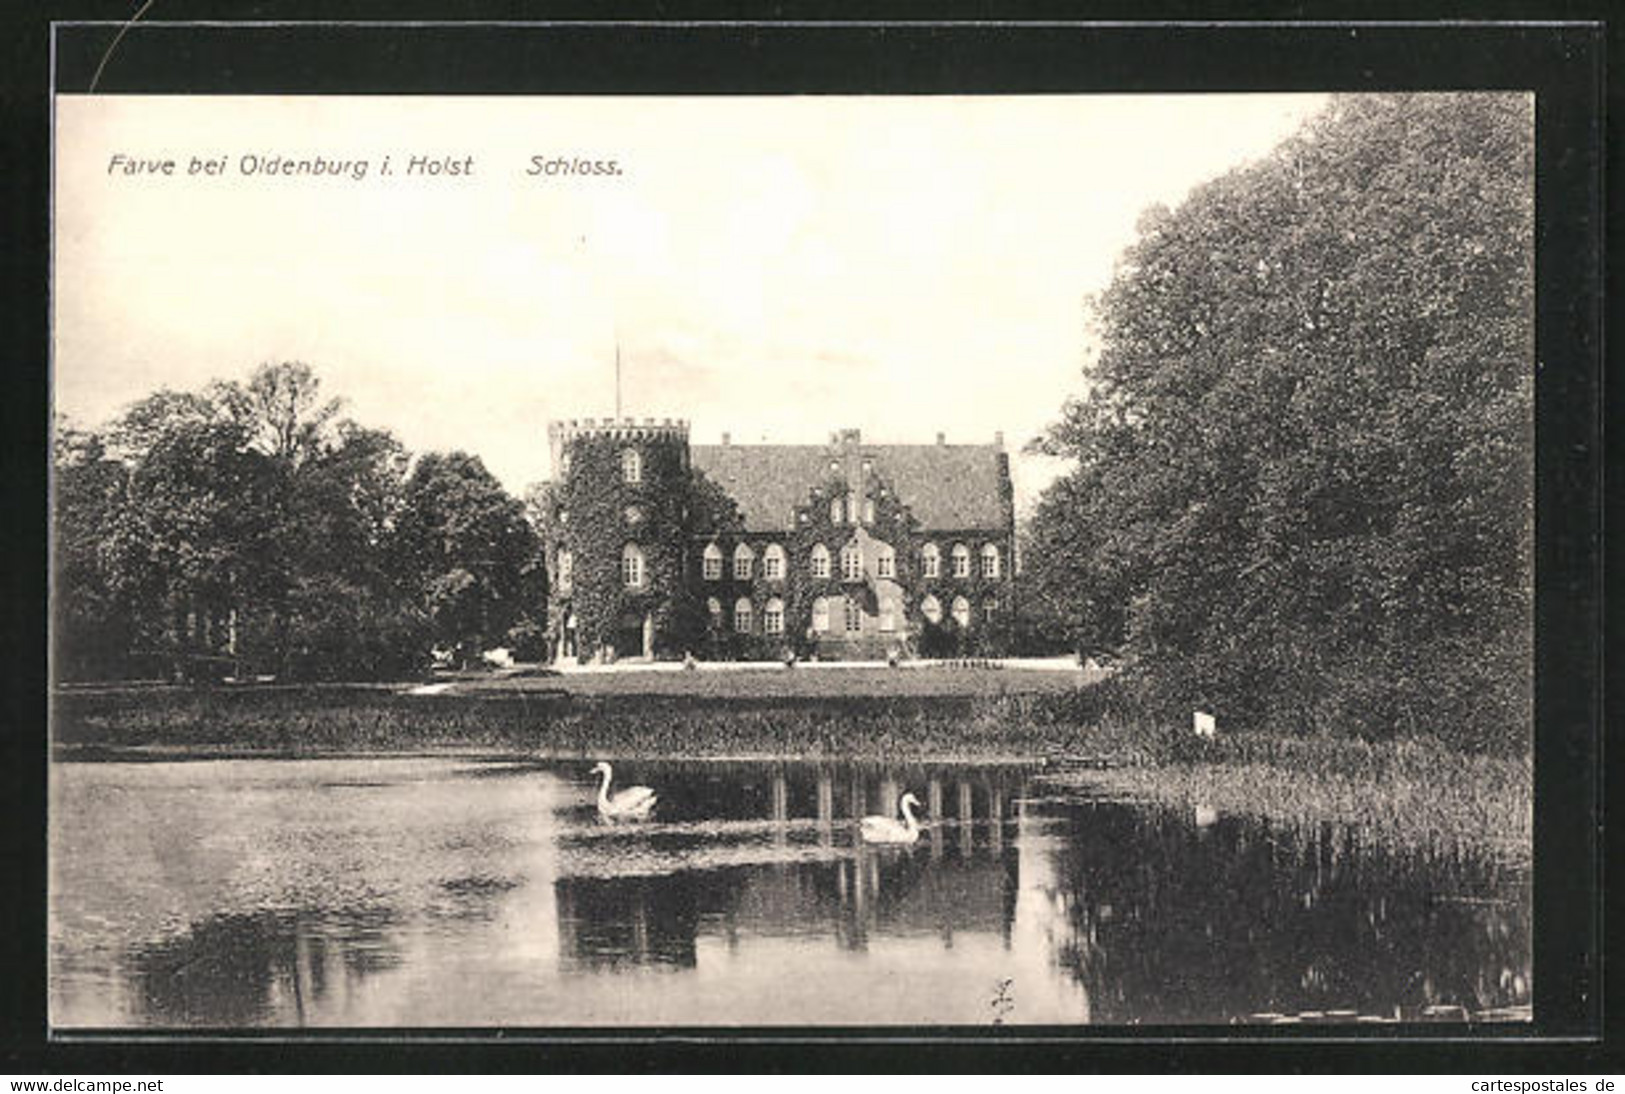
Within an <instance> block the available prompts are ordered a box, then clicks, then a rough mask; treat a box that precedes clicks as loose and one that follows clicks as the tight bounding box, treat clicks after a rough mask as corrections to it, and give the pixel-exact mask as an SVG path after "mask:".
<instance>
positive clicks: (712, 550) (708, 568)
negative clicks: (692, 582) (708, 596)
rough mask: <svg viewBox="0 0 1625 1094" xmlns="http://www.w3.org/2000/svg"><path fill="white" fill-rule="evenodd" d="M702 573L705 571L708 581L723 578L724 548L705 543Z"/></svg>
mask: <svg viewBox="0 0 1625 1094" xmlns="http://www.w3.org/2000/svg"><path fill="white" fill-rule="evenodd" d="M702 573H704V575H705V580H707V581H721V580H722V548H721V547H718V546H717V545H716V544H715V543H707V544H706V545H705V563H704V569H703V570H702ZM719 610H720V609H719Z"/></svg>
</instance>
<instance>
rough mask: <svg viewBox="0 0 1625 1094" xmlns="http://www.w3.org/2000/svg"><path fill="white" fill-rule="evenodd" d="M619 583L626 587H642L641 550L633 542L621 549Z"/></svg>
mask: <svg viewBox="0 0 1625 1094" xmlns="http://www.w3.org/2000/svg"><path fill="white" fill-rule="evenodd" d="M621 584H622V585H625V586H626V587H627V588H628V589H641V588H643V552H642V551H640V550H639V549H638V545H637V544H635V543H628V544H627V545H626V546H625V547H624V548H622V549H621Z"/></svg>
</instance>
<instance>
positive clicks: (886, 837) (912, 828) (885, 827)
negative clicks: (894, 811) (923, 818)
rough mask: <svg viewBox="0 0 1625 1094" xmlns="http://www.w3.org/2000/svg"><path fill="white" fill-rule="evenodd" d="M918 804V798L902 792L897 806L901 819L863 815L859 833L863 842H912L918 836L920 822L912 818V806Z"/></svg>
mask: <svg viewBox="0 0 1625 1094" xmlns="http://www.w3.org/2000/svg"><path fill="white" fill-rule="evenodd" d="M919 804H920V799H918V798H916V797H915V796H914V795H913V794H904V795H903V799H902V801H900V802H898V803H897V807H898V808H899V809H901V810H902V812H903V819H902V820H901V821H897V820H895V819H893V818H891V817H864V818H863V821H862V826H861V828H860V833H861V835H862V836H863V842H864V843H913V842H914V841H915V840H917V839H919V838H920V822H919V821H917V820H915V819H914V809H913V807H915V806H918V805H919Z"/></svg>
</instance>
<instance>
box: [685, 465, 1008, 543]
mask: <svg viewBox="0 0 1625 1094" xmlns="http://www.w3.org/2000/svg"><path fill="white" fill-rule="evenodd" d="M858 451H859V453H860V454H861V456H862V457H863V458H866V459H872V460H873V461H874V467H875V471H876V473H877V474H879V475H880V476H881V477H882V478H883V479H885V480H887V481H888V482H890V483H891V486H892V488H893V489H895V490H896V491H897V493H898V496H899V497H901V498H902V500H903V503H904V504H905V505H907V506H908V507H909V508H910V509H911V510H912V511H913V513H914V516H915V518H916V519H917V520H919V522H920V526H921V528H922V530H924V531H927V532H953V531H961V530H966V529H975V528H988V529H994V528H1003V527H1005V526H1006V525H1008V524H1009V521H1010V514H1009V511H1008V509H1007V506H1008V504H1009V496H1008V493H1007V491H1008V480H1007V478H1006V474H1007V473H1006V471H1005V465H1004V461H1005V455H1004V447H1003V445H1002V444H997V443H994V444H865V445H862V446H861V448H860V449H859V450H858ZM841 455H842V453H841V452H840V451H838V450H837V449H833V448H831V447H828V446H825V445H812V444H809V445H780V444H759V445H749V444H720V445H692V446H691V447H690V459H691V461H692V464H693V466H694V467H695V468H697V469H699V470H701V471H703V472H705V474H706V475H707V476H708V477H709V478H710V479H711V480H712V481H713V482H715V483H716V484H717V485H718V486H720V487H722V488H723V489H724V490H726V491H727V492H728V493H729V494H730V495H731V496H732V497H733V499H734V501H736V502H737V503H738V504H739V510H740V513H741V514H742V515H743V516H744V519H745V527H746V529H747V530H748V531H752V532H785V531H789V530H791V528H792V527H793V522H794V513H795V509H796V507H797V506H799V505H805V504H806V503H807V499H808V492H809V491H810V490H811V489H812V488H813V487H815V486H821V485H823V484H824V483H825V482H827V481H828V480H829V479H830V476H831V471H830V466H829V465H830V460H831V459H835V458H839V457H840V456H841Z"/></svg>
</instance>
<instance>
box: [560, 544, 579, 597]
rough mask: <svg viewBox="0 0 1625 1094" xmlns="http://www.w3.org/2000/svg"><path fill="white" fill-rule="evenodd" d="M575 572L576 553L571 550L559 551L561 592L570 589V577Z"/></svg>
mask: <svg viewBox="0 0 1625 1094" xmlns="http://www.w3.org/2000/svg"><path fill="white" fill-rule="evenodd" d="M574 574H575V555H573V554H571V553H570V552H569V551H566V550H560V551H559V592H561V593H567V592H569V591H570V578H571V577H572V576H574Z"/></svg>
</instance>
